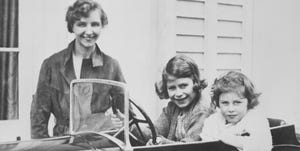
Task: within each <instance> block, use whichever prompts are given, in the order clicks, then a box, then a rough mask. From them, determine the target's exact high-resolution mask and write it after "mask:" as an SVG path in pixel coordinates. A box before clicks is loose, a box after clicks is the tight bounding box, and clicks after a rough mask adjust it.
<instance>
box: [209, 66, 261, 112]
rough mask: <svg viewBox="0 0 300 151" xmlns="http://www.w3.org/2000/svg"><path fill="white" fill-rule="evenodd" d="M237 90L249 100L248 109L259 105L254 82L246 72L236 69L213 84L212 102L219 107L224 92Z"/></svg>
mask: <svg viewBox="0 0 300 151" xmlns="http://www.w3.org/2000/svg"><path fill="white" fill-rule="evenodd" d="M227 92H235V93H237V94H238V95H241V97H245V98H247V100H248V109H252V108H254V107H255V106H257V105H258V103H259V102H258V97H259V96H260V95H261V93H258V92H257V90H256V89H255V87H254V84H253V83H252V82H251V81H250V79H249V78H248V77H247V76H245V75H244V74H242V73H240V72H236V71H229V72H227V73H226V74H225V75H223V76H221V77H220V78H218V79H215V81H214V84H213V85H212V103H213V104H214V105H215V106H217V107H219V98H220V95H221V94H222V93H227Z"/></svg>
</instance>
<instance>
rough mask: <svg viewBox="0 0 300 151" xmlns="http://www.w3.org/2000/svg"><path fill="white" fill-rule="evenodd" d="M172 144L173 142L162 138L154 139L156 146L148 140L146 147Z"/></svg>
mask: <svg viewBox="0 0 300 151" xmlns="http://www.w3.org/2000/svg"><path fill="white" fill-rule="evenodd" d="M171 143H174V141H172V140H169V139H167V138H165V137H163V136H158V137H156V144H153V142H152V139H150V140H149V141H148V142H147V144H146V145H148V146H152V145H161V144H171Z"/></svg>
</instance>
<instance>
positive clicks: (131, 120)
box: [112, 99, 157, 145]
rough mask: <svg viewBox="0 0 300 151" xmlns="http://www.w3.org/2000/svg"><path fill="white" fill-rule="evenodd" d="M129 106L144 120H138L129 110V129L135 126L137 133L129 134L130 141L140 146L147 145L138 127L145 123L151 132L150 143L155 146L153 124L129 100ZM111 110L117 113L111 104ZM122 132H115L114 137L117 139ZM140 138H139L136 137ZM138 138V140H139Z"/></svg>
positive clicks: (144, 113)
mask: <svg viewBox="0 0 300 151" xmlns="http://www.w3.org/2000/svg"><path fill="white" fill-rule="evenodd" d="M129 101H130V104H132V105H133V106H134V107H135V108H136V109H137V110H138V111H139V112H140V113H141V114H142V116H143V117H144V119H139V118H137V117H136V116H135V113H134V112H133V111H132V110H131V109H130V110H129V127H130V128H131V127H132V126H133V125H135V129H134V130H136V131H135V132H138V134H135V135H134V134H132V133H131V132H130V133H129V134H130V139H131V140H132V141H135V142H136V143H138V144H140V145H146V143H147V141H148V140H147V138H146V137H145V135H144V133H143V132H142V129H141V127H140V125H139V124H140V123H146V124H148V126H149V129H150V131H151V134H152V143H153V144H156V137H157V133H156V130H155V127H154V124H153V122H152V121H151V119H150V117H149V116H148V115H147V113H146V112H145V111H144V110H143V109H142V108H141V107H140V106H138V105H137V104H136V103H134V102H133V101H132V100H131V99H129ZM112 110H113V112H114V113H117V109H116V106H115V105H114V103H113V104H112ZM122 131H124V129H120V131H119V132H117V133H116V134H115V135H114V136H115V137H117V135H119V134H120V133H121V132H122ZM137 135H138V136H140V137H141V138H140V137H137ZM139 138H140V139H139Z"/></svg>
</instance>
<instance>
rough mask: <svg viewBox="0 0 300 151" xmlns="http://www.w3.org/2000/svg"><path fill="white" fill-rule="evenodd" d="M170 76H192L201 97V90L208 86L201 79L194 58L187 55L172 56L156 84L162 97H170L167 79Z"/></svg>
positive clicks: (157, 90) (195, 89)
mask: <svg viewBox="0 0 300 151" xmlns="http://www.w3.org/2000/svg"><path fill="white" fill-rule="evenodd" d="M169 76H174V77H176V78H191V79H192V80H193V82H194V91H196V92H197V95H198V96H199V97H200V94H201V91H202V90H203V89H204V88H206V86H207V83H206V82H205V80H200V73H199V68H198V65H197V64H196V63H195V62H194V60H193V59H191V58H189V57H187V56H185V55H176V56H175V57H173V58H171V59H170V60H169V61H168V63H167V65H166V67H165V68H164V70H163V73H162V80H161V81H160V82H158V83H156V84H155V90H156V93H157V95H158V96H159V98H160V99H168V98H169V94H168V90H167V81H168V77H169Z"/></svg>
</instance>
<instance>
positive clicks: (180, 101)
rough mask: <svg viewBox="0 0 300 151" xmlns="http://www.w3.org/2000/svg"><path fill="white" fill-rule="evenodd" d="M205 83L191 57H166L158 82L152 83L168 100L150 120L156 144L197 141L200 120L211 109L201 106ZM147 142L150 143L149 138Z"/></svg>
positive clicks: (159, 93)
mask: <svg viewBox="0 0 300 151" xmlns="http://www.w3.org/2000/svg"><path fill="white" fill-rule="evenodd" d="M206 86H207V84H206V83H205V82H204V80H200V73H199V69H198V66H197V64H196V63H195V62H194V61H193V60H192V59H191V58H189V57H187V56H184V55H177V56H175V57H173V58H172V59H170V60H169V62H168V63H167V65H166V67H165V68H164V70H163V73H162V81H161V82H160V83H159V84H157V85H156V92H157V94H158V96H159V97H160V98H161V99H170V102H169V103H168V105H167V106H166V107H164V108H163V111H162V113H161V115H160V116H159V118H158V119H157V120H156V122H155V123H154V125H155V127H156V130H157V133H158V138H157V143H158V144H168V143H172V142H188V141H194V140H199V135H197V133H198V134H199V133H200V132H201V130H202V126H203V122H204V119H205V118H206V117H208V116H209V115H210V113H211V111H212V110H211V108H210V107H209V106H207V105H204V104H205V102H206V103H207V100H205V98H204V97H202V95H201V92H202V90H203V89H204V88H205V87H206ZM148 144H149V145H153V144H152V141H151V140H149V141H148Z"/></svg>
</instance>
